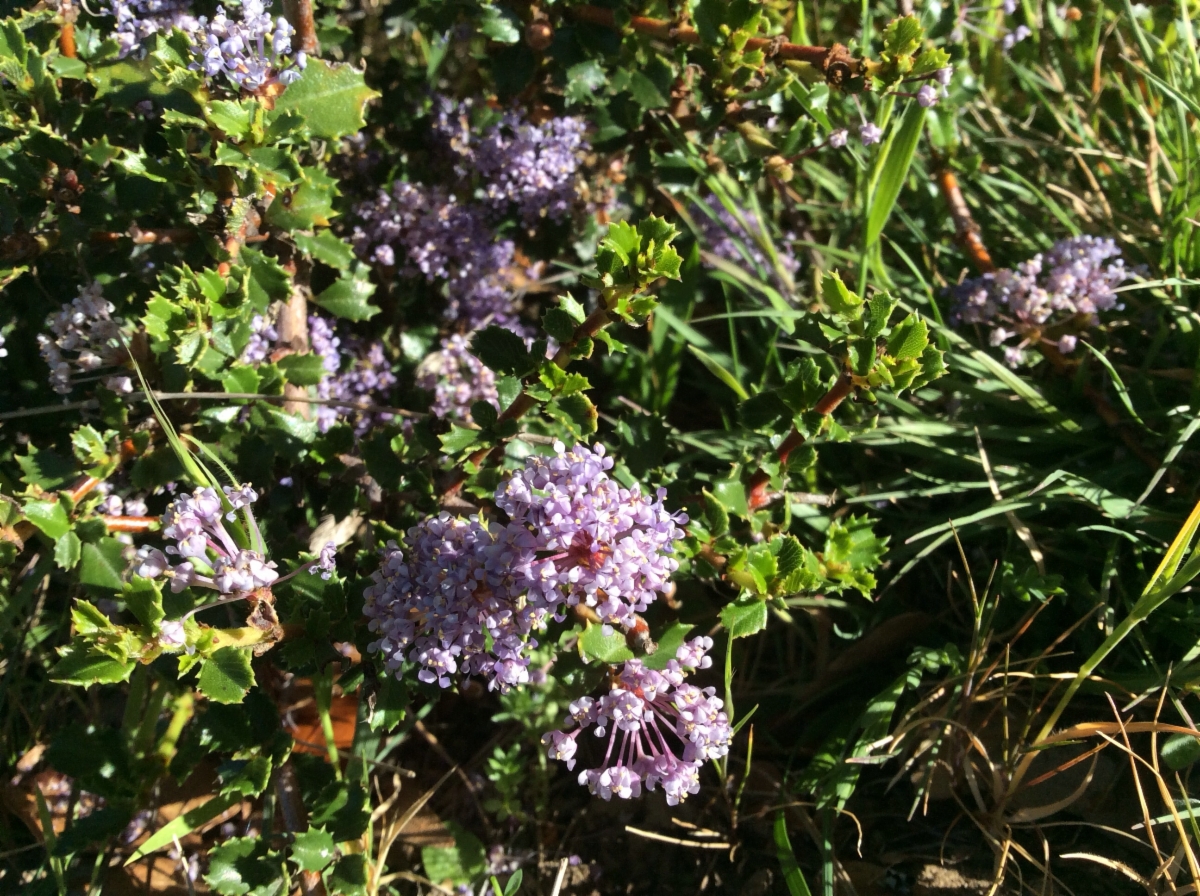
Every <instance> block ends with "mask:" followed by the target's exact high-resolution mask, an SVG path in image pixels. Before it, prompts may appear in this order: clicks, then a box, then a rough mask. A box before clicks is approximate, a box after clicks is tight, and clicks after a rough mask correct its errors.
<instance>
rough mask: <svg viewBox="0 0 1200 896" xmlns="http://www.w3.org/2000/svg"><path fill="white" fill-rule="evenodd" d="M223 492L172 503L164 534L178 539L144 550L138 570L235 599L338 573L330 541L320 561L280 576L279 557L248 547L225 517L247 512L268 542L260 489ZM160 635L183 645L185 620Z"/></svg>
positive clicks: (178, 586)
mask: <svg viewBox="0 0 1200 896" xmlns="http://www.w3.org/2000/svg"><path fill="white" fill-rule="evenodd" d="M223 491H224V493H225V494H224V496H221V495H219V494H217V490H216V489H214V488H206V487H202V488H197V489H196V490H195V491H193V492H192V494H190V495H180V496H179V497H178V498H176V499H175V500H174V501H172V502H171V503H170V504H169V505H168V506H167V510H166V513H164V514H163V518H162V523H163V536H164V537H166V538H167V539H170V540H171V541H174V542H175V543H174V544H171V545H168V546H167V550H166V553H164V552H162V551H160V550H158V549H157V548H152V549H149V550H146V549H143V551H142V552H141V560H140V563H139V564H138V567H137V570H136V571H137V574H138V575H139V576H143V577H145V578H148V579H156V578H158V577H159V576H166V577H167V578H168V579H170V581H171V590H172V591H173V592H176V593H178V592H180V591H183V590H184V589H185V588H190V587H197V588H206V589H209V590H211V591H216V592H218V593H219V594H221V595H223V596H232V597H233V598H235V599H236V598H237V597H240V596H246V595H249V594H250V593H251V592H253V591H256V590H257V589H259V588H270V587H271V586H272V585H278V584H281V583H283V582H285V581H287V580H288V579H290V578H292V576H295V575H298V574H299V573H301V572H310V571H313V570H320V573H321V578H323V579H328V578H329V577H330V576H331V575H332V574H333V570H334V567H335V565H336V564H335V559H336V558H335V555H336V553H337V548H336V546H335V545H334V543H333V542H329V543H327V544H326V545H325V546H324V547H323V548H322V549H321V552H320V554H319V556H318V558H317V559H316V560H314V561H312V562H311V563H306V564H305V565H303V566H301V567H299V568H297V569H296V570H295V571H294V572H291V573H288V574H287V575H286V576H283V577H282V578H280V576H279V573H278V572H276V566H275V563H274V562H273V561H270V560H267V559H266V557H264V556H263V554H262V552H260V551H256V550H252V549H249V548H243V547H242V546H241V545H239V544H238V542H237V540H236V539H235V538H234V537H233V536H232V535H231V534H230V532H229V530H228V529H226V528H225V522H224V521H225V520H232V519H233V518H234V517H235V516H236V515H237V511H239V510H242V511H244V513H245V518H246V521H247V523H248V524H249V526H250V528H251V530H252V531H253V533H254V535H255V536H256V537H255V540H256V541H257V542H258V543H259V544H261V543H262V536H261V534H260V533H259V532H258V523H257V522H256V521H255V519H254V515H253V513H251V511H250V505H251V504H253V503H254V502H255V501H257V500H258V493H257V492H255V491H254V489H253V488H251V487H250V486H249V485H239V486H238V487H237V488H231V487H230V486H224V487H223ZM222 517H223V518H224V519H222ZM168 554H170V555H171V556H175V557H178V558H180V562H179V563H177V564H175V565H174V566H172V565H171V560H170V557H168V556H167V555H168ZM193 612H195V611H193ZM188 615H190V614H188ZM159 639H160V642H161V643H162V645H163V646H164V647H168V648H174V647H181V646H183V644H184V641H185V632H184V627H183V620H169V621H165V622H163V623H162V624H161V626H160V632H159Z"/></svg>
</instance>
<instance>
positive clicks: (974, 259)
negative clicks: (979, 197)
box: [937, 164, 996, 274]
mask: <svg viewBox="0 0 1200 896" xmlns="http://www.w3.org/2000/svg"><path fill="white" fill-rule="evenodd" d="M937 182H938V187H940V188H941V191H942V198H943V199H944V200H945V201H946V206H947V207H948V208H949V209H950V217H951V219H952V220H953V221H954V239H955V240H956V241H957V242H958V245H959V246H960V247H961V248H962V250H963V251H964V252H966V253H967V257H968V258H970V259H971V264H973V265H974V266H975V270H977V271H979V273H981V274H990V273H992V272H993V271H995V270H996V265H995V264H994V263H993V262H992V256H991V255H989V254H988V250H987V248H986V247H985V246H984V245H983V240H982V239H980V237H979V225H978V224H976V223H975V219H974V218H973V217H971V209H970V208H968V207H967V201H966V200H965V199H964V198H963V194H962V190H961V189H959V186H958V178H957V177H956V176H955V175H954V172H953V171H951V170H950V169H949V167H947V166H946V165H944V164H943V165H941V166H940V167H939V168H938V172H937Z"/></svg>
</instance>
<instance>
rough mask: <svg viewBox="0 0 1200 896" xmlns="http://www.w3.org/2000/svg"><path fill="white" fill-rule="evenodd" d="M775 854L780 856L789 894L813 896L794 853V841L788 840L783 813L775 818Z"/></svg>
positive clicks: (785, 819) (780, 863) (792, 895)
mask: <svg viewBox="0 0 1200 896" xmlns="http://www.w3.org/2000/svg"><path fill="white" fill-rule="evenodd" d="M775 854H776V855H777V856H779V867H780V868H781V869H782V870H783V879H784V880H785V881H787V887H788V892H789V893H790V894H791V896H812V891H811V890H809V888H808V884H807V883H806V882H805V880H804V875H803V874H801V873H800V863H799V862H797V861H796V854H795V853H794V852H792V841H791V840H789V839H788V833H787V818H786V816H785V815H784V813H783V812H780V813H779V814H778V815H776V816H775Z"/></svg>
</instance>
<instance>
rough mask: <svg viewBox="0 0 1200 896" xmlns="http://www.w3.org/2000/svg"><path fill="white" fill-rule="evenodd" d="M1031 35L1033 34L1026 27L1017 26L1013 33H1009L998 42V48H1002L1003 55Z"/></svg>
mask: <svg viewBox="0 0 1200 896" xmlns="http://www.w3.org/2000/svg"><path fill="white" fill-rule="evenodd" d="M1031 34H1033V32H1032V31H1031V30H1030V29H1029V26H1028V25H1018V26H1017V29H1016V30H1015V31H1010V32H1008V34H1006V35H1004V38H1003V39H1002V40H1001V41H1000V46H1001V48H1003V50H1004V52H1005V53H1008V52H1009V51H1010V50H1012V48H1013V47H1015V46H1016V45H1017V44H1019V43H1020V42H1021V41H1023V40H1025V38H1027V37H1029V35H1031Z"/></svg>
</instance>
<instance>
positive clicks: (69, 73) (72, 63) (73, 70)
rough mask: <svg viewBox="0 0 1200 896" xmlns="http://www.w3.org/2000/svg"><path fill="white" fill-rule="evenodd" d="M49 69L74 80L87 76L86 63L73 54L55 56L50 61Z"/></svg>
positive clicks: (61, 76) (62, 76) (81, 79)
mask: <svg viewBox="0 0 1200 896" xmlns="http://www.w3.org/2000/svg"><path fill="white" fill-rule="evenodd" d="M50 69H51V70H52V71H53V72H54V74H56V75H58V76H59V77H60V78H74V79H75V80H76V81H83V80H84V79H86V78H87V63H85V62H84V61H83V60H82V59H76V58H75V57H73V56H55V57H54V59H53V60H51V62H50Z"/></svg>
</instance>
